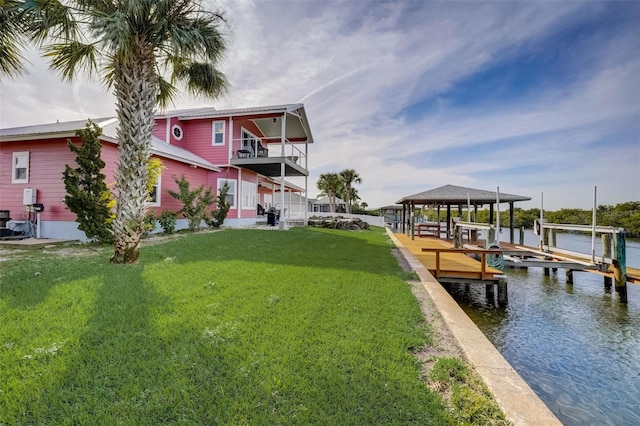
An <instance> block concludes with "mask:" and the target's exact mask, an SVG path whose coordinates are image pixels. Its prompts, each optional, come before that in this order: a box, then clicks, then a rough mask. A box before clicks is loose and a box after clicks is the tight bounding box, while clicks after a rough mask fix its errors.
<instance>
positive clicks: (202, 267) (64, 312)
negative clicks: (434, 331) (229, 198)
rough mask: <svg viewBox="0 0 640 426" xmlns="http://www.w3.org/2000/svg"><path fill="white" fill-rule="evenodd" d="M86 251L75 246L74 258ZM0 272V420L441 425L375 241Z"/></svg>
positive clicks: (250, 245) (232, 233)
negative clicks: (81, 250)
mask: <svg viewBox="0 0 640 426" xmlns="http://www.w3.org/2000/svg"><path fill="white" fill-rule="evenodd" d="M87 250H88V249H87ZM110 254H111V253H110V249H109V248H104V249H102V250H101V251H99V252H98V253H96V254H94V255H85V256H71V257H64V258H63V257H57V256H56V255H55V254H50V253H49V254H47V253H36V254H34V255H33V256H31V257H30V258H28V259H24V258H23V259H19V260H13V261H7V262H3V263H2V264H1V268H2V270H1V274H2V275H1V276H0V321H1V324H2V326H1V327H0V424H168V423H184V424H234V425H235V424H265V425H267V424H268V425H271V424H323V425H328V424H332V425H347V424H359V425H360V424H421V425H428V424H437V425H440V424H446V423H448V422H450V421H451V417H450V416H449V415H448V414H447V409H446V407H445V405H444V404H443V402H442V399H441V398H440V396H439V395H438V394H437V393H435V392H434V391H432V390H430V389H429V388H428V386H426V385H425V382H424V381H423V380H422V379H421V373H420V365H419V364H418V362H417V361H416V358H415V357H414V356H413V354H412V352H413V351H415V350H417V349H418V348H420V347H421V346H422V345H425V344H430V335H429V330H428V328H427V327H426V325H425V323H424V320H423V318H422V315H421V312H420V309H419V306H418V304H417V302H416V300H415V298H414V296H413V295H412V293H411V291H410V288H409V287H408V285H407V283H406V282H405V281H404V278H405V273H404V272H402V270H401V269H400V267H399V266H398V264H397V262H396V260H395V259H394V258H393V256H392V255H391V253H390V243H389V241H388V240H387V237H386V236H385V234H384V231H383V230H381V229H379V228H377V229H374V230H372V231H367V232H341V231H330V230H317V229H311V228H297V229H292V230H289V231H287V232H274V231H259V230H224V231H220V232H214V233H203V234H193V235H187V236H185V237H183V238H180V239H176V240H172V241H169V242H166V243H162V244H157V245H152V246H147V247H143V249H142V251H141V258H140V262H139V263H138V264H136V265H111V264H109V263H108V258H109V256H110Z"/></svg>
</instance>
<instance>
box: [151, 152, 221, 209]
mask: <svg viewBox="0 0 640 426" xmlns="http://www.w3.org/2000/svg"><path fill="white" fill-rule="evenodd" d="M160 159H161V160H162V164H163V165H164V166H165V167H166V168H165V169H164V170H163V171H162V177H161V180H160V186H161V188H160V206H159V207H149V211H154V212H155V213H156V214H157V215H159V214H160V213H162V211H163V210H173V211H178V210H180V209H181V208H182V204H181V203H180V201H178V200H176V199H175V198H173V197H172V196H171V195H169V193H168V192H167V190H172V191H176V192H177V191H178V184H177V183H176V182H175V178H177V179H180V177H181V176H182V175H184V176H185V178H186V179H187V180H188V181H189V188H190V189H191V190H194V189H196V188H197V187H199V186H200V185H202V184H204V185H205V187H206V186H209V174H210V173H214V172H211V171H209V170H206V169H203V168H200V167H198V168H194V167H190V166H189V165H188V164H184V163H180V162H178V161H175V160H170V159H167V158H160ZM215 189H216V188H215V186H213V187H212V190H213V191H215Z"/></svg>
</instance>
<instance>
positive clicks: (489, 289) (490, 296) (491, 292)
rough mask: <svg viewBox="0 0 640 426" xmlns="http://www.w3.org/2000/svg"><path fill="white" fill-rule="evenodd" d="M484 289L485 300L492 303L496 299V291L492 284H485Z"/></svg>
mask: <svg viewBox="0 0 640 426" xmlns="http://www.w3.org/2000/svg"><path fill="white" fill-rule="evenodd" d="M485 290H486V293H487V302H489V304H490V305H493V304H494V303H495V300H496V292H495V288H494V286H493V284H487V285H486V286H485Z"/></svg>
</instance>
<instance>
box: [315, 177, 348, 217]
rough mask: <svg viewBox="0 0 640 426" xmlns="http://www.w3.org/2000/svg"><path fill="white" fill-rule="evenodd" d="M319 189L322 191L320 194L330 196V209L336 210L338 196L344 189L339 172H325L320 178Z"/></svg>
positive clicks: (333, 211)
mask: <svg viewBox="0 0 640 426" xmlns="http://www.w3.org/2000/svg"><path fill="white" fill-rule="evenodd" d="M318 189H319V190H320V191H322V192H321V193H320V196H323V195H326V196H327V197H328V198H329V210H331V213H335V211H336V196H337V195H338V194H339V193H340V192H341V191H342V189H343V182H342V179H340V176H339V175H338V174H337V173H323V174H321V175H320V178H319V179H318Z"/></svg>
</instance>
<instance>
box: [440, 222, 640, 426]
mask: <svg viewBox="0 0 640 426" xmlns="http://www.w3.org/2000/svg"><path fill="white" fill-rule="evenodd" d="M570 237H571V238H574V239H575V238H578V239H579V238H582V239H583V240H584V239H585V238H586V239H587V240H588V241H590V240H589V237H586V236H581V235H575V234H574V235H571V236H570ZM580 243H581V244H583V245H584V241H580ZM589 244H590V243H589ZM628 244H631V245H632V246H633V247H635V248H636V250H637V249H638V248H640V243H638V242H635V241H632V242H630V243H629V242H628ZM589 247H590V245H589ZM637 253H639V254H640V250H638V252H637ZM633 256H635V254H633V251H631V250H628V252H627V259H629V263H630V264H632V265H633V266H637V265H639V264H640V261H638V260H640V259H635V258H633ZM505 272H506V274H507V277H508V278H507V282H508V286H509V301H508V304H507V305H506V306H502V307H498V306H494V305H493V304H492V303H490V302H489V301H488V300H487V298H486V293H485V286H484V285H477V284H475V285H474V284H471V285H469V286H467V287H468V289H466V288H465V286H464V285H450V286H448V287H447V288H448V289H449V291H450V293H451V294H452V295H453V296H454V298H455V299H456V300H458V302H459V303H460V305H461V306H462V307H463V309H464V310H465V311H466V312H467V314H468V315H469V317H470V318H471V319H472V320H473V321H474V322H475V323H476V324H477V325H478V327H480V329H481V330H482V331H483V332H484V333H485V334H486V335H487V337H488V338H489V340H490V341H491V342H492V343H493V344H494V345H495V346H496V347H497V348H498V350H499V351H500V352H501V353H502V354H503V356H504V357H505V358H506V359H507V361H509V363H511V365H512V366H513V367H514V368H515V369H516V371H518V373H519V374H520V375H521V376H522V377H523V378H524V379H525V381H527V383H529V385H530V386H531V388H532V389H533V390H534V391H535V392H536V393H537V394H538V395H539V396H540V398H541V399H542V400H543V401H544V402H545V403H546V404H547V406H548V407H549V408H550V409H551V410H552V411H553V412H554V413H555V414H556V416H558V418H559V419H560V420H561V421H562V422H563V423H564V424H566V425H584V424H593V425H623V424H630V425H631V424H633V425H638V424H640V413H638V412H637V411H638V410H637V407H638V401H640V368H639V366H640V286H638V285H633V284H628V285H627V293H628V299H629V303H628V304H626V305H625V304H622V303H619V302H618V301H617V295H616V293H615V291H607V290H605V289H604V285H603V278H602V277H601V276H599V275H595V274H591V273H588V272H574V284H573V285H571V284H567V283H566V280H565V273H564V270H563V269H559V270H558V271H557V272H555V273H553V272H552V274H551V275H550V276H545V275H544V274H543V272H542V270H541V269H538V268H531V269H529V270H523V269H507V270H506V271H505Z"/></svg>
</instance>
